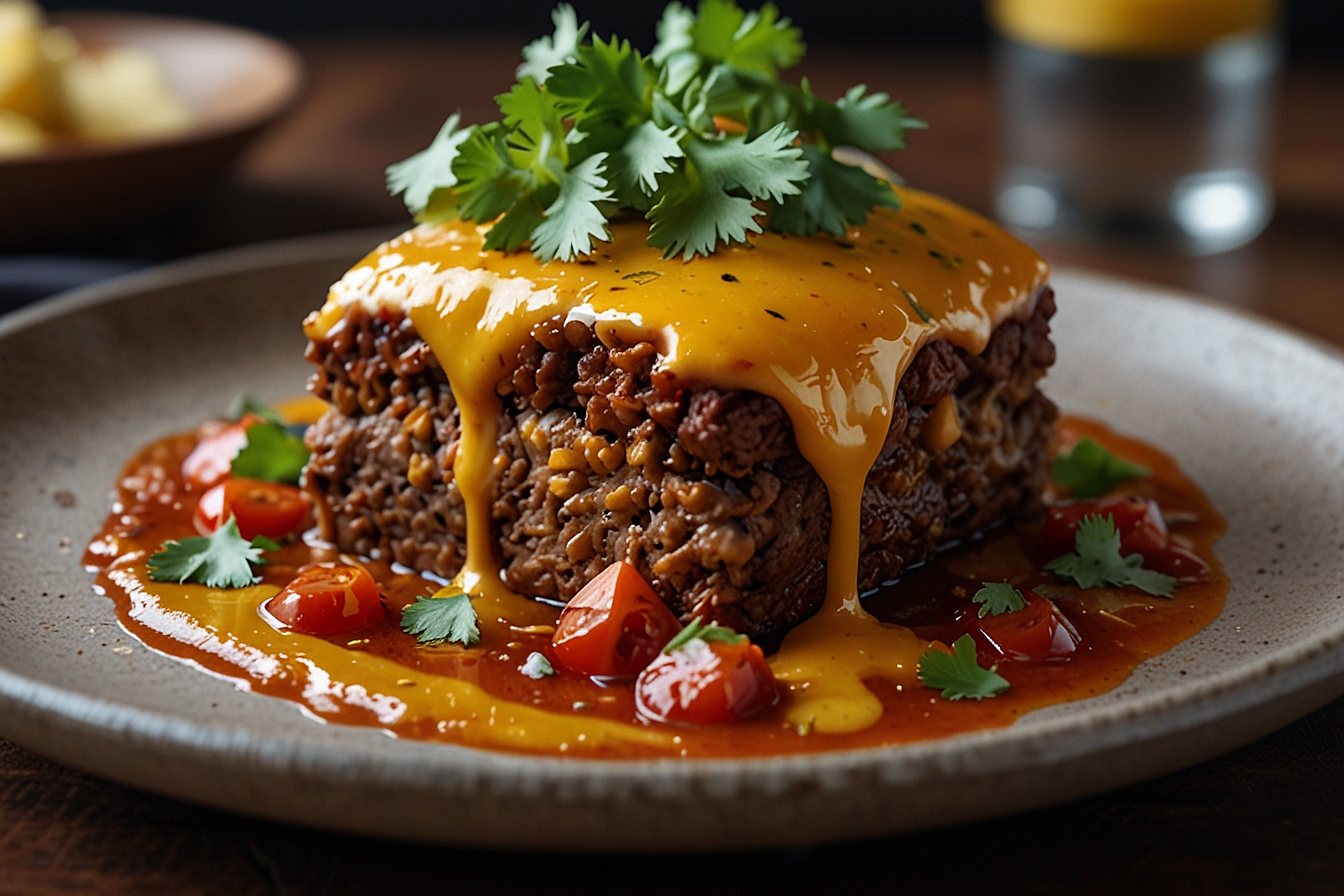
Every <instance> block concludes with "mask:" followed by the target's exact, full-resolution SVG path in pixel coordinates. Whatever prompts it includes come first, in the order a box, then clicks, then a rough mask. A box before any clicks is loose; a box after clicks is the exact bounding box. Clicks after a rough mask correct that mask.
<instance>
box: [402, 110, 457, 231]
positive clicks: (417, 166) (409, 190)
mask: <svg viewBox="0 0 1344 896" xmlns="http://www.w3.org/2000/svg"><path fill="white" fill-rule="evenodd" d="M461 120H462V116H461V115H459V114H458V113H456V112H454V113H453V114H452V115H450V116H448V120H447V121H445V122H444V123H443V127H441V128H439V133H438V134H437V135H435V137H434V140H433V142H431V143H430V144H429V148H428V149H425V150H422V151H420V152H418V153H416V154H415V155H413V156H411V157H410V158H409V159H404V160H402V161H400V162H397V163H396V164H394V165H389V166H387V191H388V192H389V193H391V194H392V195H393V196H397V195H399V194H403V193H404V194H405V197H404V198H405V200H406V207H407V208H408V209H410V210H411V211H412V212H413V213H417V214H418V213H419V212H422V211H424V210H425V208H426V207H427V206H428V205H429V202H430V199H431V198H432V197H433V196H434V194H435V193H436V192H437V191H439V190H447V189H451V188H452V187H454V186H455V185H456V184H457V176H456V175H455V174H453V163H454V162H455V161H456V160H457V156H458V147H460V146H461V145H462V144H463V143H464V142H466V140H467V138H468V137H470V136H471V132H472V130H473V129H472V128H471V127H467V128H463V129H459V128H458V126H457V125H458V122H460V121H461Z"/></svg>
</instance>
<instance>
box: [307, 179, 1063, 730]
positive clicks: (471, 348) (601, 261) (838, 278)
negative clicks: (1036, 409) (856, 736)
mask: <svg viewBox="0 0 1344 896" xmlns="http://www.w3.org/2000/svg"><path fill="white" fill-rule="evenodd" d="M899 193H900V196H901V200H902V205H901V208H900V209H899V210H897V211H891V210H887V209H878V210H875V211H874V212H873V214H872V216H871V218H870V220H869V222H868V224H866V225H865V226H863V227H858V228H854V229H853V230H851V231H850V232H849V233H847V234H846V236H845V238H844V239H833V238H830V237H825V236H818V237H790V236H785V235H782V234H776V233H766V234H762V235H759V236H755V237H753V238H752V241H751V243H750V244H749V245H741V246H733V247H730V248H726V249H720V250H718V251H717V252H715V253H714V255H712V256H711V257H708V258H701V259H696V260H694V261H691V262H685V261H682V260H680V259H664V258H663V257H662V254H661V252H659V250H657V249H655V248H653V247H651V246H649V245H647V242H646V239H647V234H648V230H647V225H646V224H645V223H644V222H643V221H641V220H628V221H622V222H619V223H617V224H616V225H615V226H614V227H613V229H612V239H611V241H610V242H608V243H601V244H598V247H597V248H596V250H595V251H594V253H593V254H592V256H591V257H590V258H589V259H587V260H585V261H583V262H580V263H578V264H557V263H551V264H542V263H540V262H538V261H537V260H536V259H535V258H534V257H533V256H531V255H530V254H527V253H512V254H507V255H506V254H502V253H498V252H487V251H484V250H483V249H482V232H483V229H484V228H480V227H476V226H474V225H468V224H464V223H461V222H457V223H452V224H446V225H436V226H422V227H419V228H416V229H415V230H412V231H410V232H409V233H407V234H405V235H403V236H401V237H399V238H397V239H395V240H392V241H391V242H389V243H387V244H386V245H384V246H382V247H380V248H379V249H378V250H377V251H375V252H374V253H373V254H371V255H370V256H369V257H368V258H366V259H364V261H362V262H361V263H360V264H358V265H356V266H355V268H353V269H352V270H351V271H350V272H349V273H348V274H347V275H346V276H345V277H344V278H343V279H342V280H341V281H340V282H339V283H337V284H336V285H335V286H334V287H333V288H332V291H331V295H330V297H329V299H328V302H327V303H326V305H325V306H324V307H323V308H322V309H321V310H320V311H319V312H316V313H315V314H313V315H312V316H311V317H310V318H309V320H308V321H307V323H306V331H307V334H308V335H309V337H310V338H321V337H323V336H324V335H326V334H327V332H328V331H329V330H330V328H331V327H333V326H335V325H336V324H337V322H338V321H339V320H340V319H341V315H342V313H343V311H344V309H345V308H346V306H347V305H348V304H350V303H353V302H362V303H364V304H365V305H366V306H368V307H370V308H371V309H372V308H380V307H387V308H393V309H396V310H399V311H403V312H405V313H407V314H408V315H409V316H410V318H411V320H412V322H413V323H414V325H415V328H416V331H417V332H418V333H419V334H420V336H421V338H423V339H424V340H425V342H426V343H428V344H429V346H430V348H431V349H432V350H433V352H434V354H435V355H436V357H437V358H438V360H439V362H440V363H441V365H442V366H443V369H444V372H445V373H446V374H447V377H448V382H449V384H450V385H451V387H452V390H453V394H454V396H455V398H456V399H457V402H458V408H459V412H460V415H461V427H462V433H461V442H460V445H459V450H458V453H457V457H456V461H455V463H454V466H453V474H454V479H455V482H456V484H457V487H458V489H459V490H460V492H461V494H462V496H463V499H464V501H465V504H466V510H467V561H466V565H465V567H464V569H463V571H462V573H461V574H460V576H459V579H458V584H459V585H460V586H461V587H462V588H464V590H466V591H467V592H468V593H469V594H472V595H475V596H478V597H479V600H478V602H477V607H478V610H479V611H480V612H481V613H482V614H483V615H498V616H501V617H505V618H518V617H520V616H521V614H524V613H526V612H527V607H528V606H529V605H530V604H531V603H532V602H531V601H530V600H527V599H526V598H522V597H519V596H516V595H513V594H511V593H509V592H508V591H507V589H505V588H504V587H503V586H502V585H501V584H500V577H499V569H498V565H497V561H496V558H495V553H494V545H493V533H492V531H491V526H490V490H491V479H490V476H491V471H492V469H493V461H494V454H493V446H494V444H495V437H496V431H495V427H496V421H497V420H498V417H499V414H500V411H501V404H500V399H499V397H498V396H497V394H496V392H495V386H496V384H497V383H498V382H499V380H500V379H501V378H502V377H503V376H504V375H505V374H506V373H507V369H506V363H507V362H506V359H508V358H512V357H513V356H514V355H515V354H516V350H517V347H518V346H519V345H521V344H522V343H523V341H524V340H525V339H526V338H527V336H528V333H529V332H530V331H531V329H532V328H533V327H534V326H536V325H537V324H540V323H542V322H544V321H547V320H551V319H553V318H556V317H558V316H559V317H564V316H577V317H580V318H581V319H583V320H584V321H585V322H590V323H593V324H594V326H595V331H596V333H597V335H598V338H599V339H601V340H602V341H603V342H604V343H605V344H606V345H608V346H609V347H619V346H622V345H629V344H633V343H636V342H650V343H652V344H653V345H654V346H655V347H656V348H657V349H658V351H659V354H660V355H661V357H662V361H661V363H660V368H661V370H662V371H663V372H664V373H666V374H670V375H672V376H674V377H675V378H676V379H677V380H678V381H680V382H684V383H686V384H688V385H690V384H700V385H712V386H714V387H715V388H719V389H745V390H751V391H755V392H759V393H762V394H765V395H769V396H770V397H772V398H774V399H775V400H777V401H778V402H779V403H780V405H782V406H783V408H784V409H785V411H786V412H787V414H788V416H789V419H790V420H791V421H792V423H793V429H794V435H795V438H796V440H797V443H798V447H799V450H800V452H801V453H802V455H803V456H804V457H805V458H806V459H807V460H808V461H809V462H810V463H811V464H812V466H813V468H814V469H815V470H816V471H817V473H818V475H819V476H820V477H821V479H822V481H823V482H824V483H825V484H826V488H827V492H828V494H829V497H830V504H831V530H830V542H829V548H828V551H829V553H828V556H827V571H828V572H827V575H828V582H827V590H826V602H825V605H824V607H823V608H822V610H821V612H819V613H817V614H816V615H815V616H813V617H812V618H811V619H810V620H808V621H807V622H805V623H803V624H802V625H800V626H799V627H798V628H797V629H795V630H794V631H793V632H792V633H791V634H790V635H789V636H788V637H787V638H786V640H785V641H784V644H783V646H782V647H781V649H780V651H779V652H778V654H776V656H775V658H774V659H773V661H772V666H773V668H774V669H775V672H776V675H777V676H778V677H779V678H780V679H782V680H783V681H785V682H787V683H788V685H789V686H790V687H791V688H793V689H794V690H795V692H796V694H797V699H796V700H795V701H793V706H794V708H793V709H792V710H791V713H792V715H791V717H790V718H791V719H792V720H793V721H795V722H796V723H798V724H811V725H814V726H815V727H816V729H817V730H819V731H825V732H845V731H856V730H861V729H863V728H866V727H868V726H870V725H872V724H873V723H874V722H875V721H876V720H877V718H878V717H880V716H881V714H882V707H881V704H880V703H879V702H878V701H877V700H876V698H875V697H874V696H873V695H872V692H871V691H870V690H869V689H868V688H866V687H865V686H864V684H863V680H864V679H865V678H867V677H871V676H883V677H887V678H891V679H893V680H896V681H900V682H903V683H904V684H907V685H909V684H912V683H913V682H914V670H915V663H916V661H917V660H918V657H919V655H920V654H921V653H922V652H923V651H924V649H925V647H926V645H925V644H923V643H922V642H921V641H920V640H919V639H917V638H915V637H914V636H913V635H911V633H910V632H909V631H908V630H907V629H904V628H900V627H893V626H884V625H882V624H880V623H878V622H877V621H876V620H874V619H872V618H871V617H870V616H869V615H868V614H867V613H866V612H865V611H864V610H863V608H862V607H861V606H860V604H859V601H858V592H857V579H858V563H859V551H860V537H859V519H860V503H861V500H862V495H863V485H864V480H865V478H866V476H867V473H868V470H869V469H870V468H871V467H872V465H873V462H874V461H875V460H876V459H877V456H878V453H879V452H880V450H881V448H882V444H883V442H884V440H885V439H886V435H887V431H888V428H889V426H890V423H891V414H892V405H893V402H894V400H895V394H896V387H897V385H898V383H899V382H900V379H901V375H902V374H903V373H904V372H905V369H906V367H907V366H908V365H909V364H910V362H911V360H912V359H913V358H914V355H915V353H916V352H917V351H918V350H919V348H920V347H921V346H922V345H923V344H924V343H925V342H926V341H928V340H929V339H932V338H941V339H946V340H948V341H949V342H951V343H952V344H954V345H956V346H958V347H960V348H963V349H965V350H966V351H968V352H970V353H972V354H979V353H980V352H981V351H983V349H984V348H985V345H986V344H987V343H988V341H989V338H990V335H991V334H992V332H993V330H994V328H995V327H996V326H997V325H998V324H999V323H1000V322H1001V321H1003V320H1005V319H1007V318H1010V317H1014V316H1025V314H1026V313H1027V312H1029V311H1030V308H1031V303H1032V302H1033V300H1034V298H1035V296H1036V293H1037V291H1038V290H1039V289H1040V287H1041V286H1042V285H1043V284H1044V283H1045V280H1046V278H1047V276H1048V274H1049V268H1048V266H1047V265H1046V264H1045V262H1044V260H1043V259H1042V258H1041V257H1040V256H1039V255H1038V254H1036V252H1034V251H1033V250H1032V249H1030V248H1029V247H1027V246H1026V245H1025V244H1023V243H1022V242H1020V241H1018V240H1017V239H1015V238H1013V237H1012V236H1010V235H1008V234H1007V233H1005V232H1004V231H1003V230H1001V229H1000V228H999V227H997V226H996V225H994V224H992V223H991V222H989V221H987V220H985V219H984V218H982V217H980V216H978V215H975V214H974V213H972V212H969V211H967V210H966V209H963V208H961V207H959V206H957V205H955V204H953V203H951V202H948V201H947V200H945V199H941V198H939V197H936V196H933V195H930V194H928V193H922V192H919V191H915V190H906V189H901V190H899ZM841 644H843V645H844V646H843V647H840V646H839V645H841Z"/></svg>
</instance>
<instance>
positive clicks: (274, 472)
mask: <svg viewBox="0 0 1344 896" xmlns="http://www.w3.org/2000/svg"><path fill="white" fill-rule="evenodd" d="M306 463H308V448H307V446H305V445H304V444H303V439H301V438H299V437H298V436H296V435H294V433H292V432H290V431H289V430H288V429H285V428H284V427H283V426H281V425H279V424H278V423H254V424H253V425H251V426H249V427H248V428H247V444H246V445H244V446H243V448H242V450H240V451H239V452H238V454H237V455H236V456H235V457H234V458H233V464H232V466H231V467H230V471H231V472H232V473H233V475H235V476H242V477H244V478H246V479H264V480H266V481H267V482H288V483H290V484H291V485H294V484H297V483H298V481H299V476H300V475H301V474H302V473H303V467H304V465H305V464H306Z"/></svg>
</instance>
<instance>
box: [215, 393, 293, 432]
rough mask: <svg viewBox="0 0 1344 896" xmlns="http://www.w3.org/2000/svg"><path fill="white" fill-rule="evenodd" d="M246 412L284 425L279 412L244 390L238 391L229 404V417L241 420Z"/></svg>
mask: <svg viewBox="0 0 1344 896" xmlns="http://www.w3.org/2000/svg"><path fill="white" fill-rule="evenodd" d="M248 414H252V415H254V416H257V417H260V418H261V419H263V420H265V421H266V422H268V423H275V424H278V425H280V426H284V425H285V421H284V418H282V417H281V416H280V412H279V411H277V410H276V409H275V408H273V407H271V406H270V405H268V404H266V403H265V402H261V401H257V400H256V399H255V398H253V397H252V396H251V395H248V394H247V393H246V392H240V393H238V395H236V396H235V397H234V399H233V403H232V404H230V405H229V419H230V420H235V421H236V420H241V419H243V418H244V417H246V416H247V415H248Z"/></svg>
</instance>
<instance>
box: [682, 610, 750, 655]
mask: <svg viewBox="0 0 1344 896" xmlns="http://www.w3.org/2000/svg"><path fill="white" fill-rule="evenodd" d="M696 640H699V641H704V642H705V643H709V642H710V641H719V642H721V643H723V644H741V643H742V642H743V641H745V640H747V636H746V635H740V634H738V633H737V632H735V631H733V630H732V629H730V628H724V627H723V626H721V625H719V624H718V623H717V622H711V623H709V624H708V625H706V624H705V623H703V622H701V621H700V617H698V616H697V617H696V618H694V619H692V620H691V621H690V622H688V623H687V624H686V627H685V628H683V629H682V630H681V631H679V632H677V634H676V635H675V636H674V637H673V638H672V640H671V641H668V642H667V646H666V647H664V648H663V653H672V652H673V651H674V650H680V649H681V648H683V647H685V646H686V645H687V644H689V643H691V642H692V641H696Z"/></svg>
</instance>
